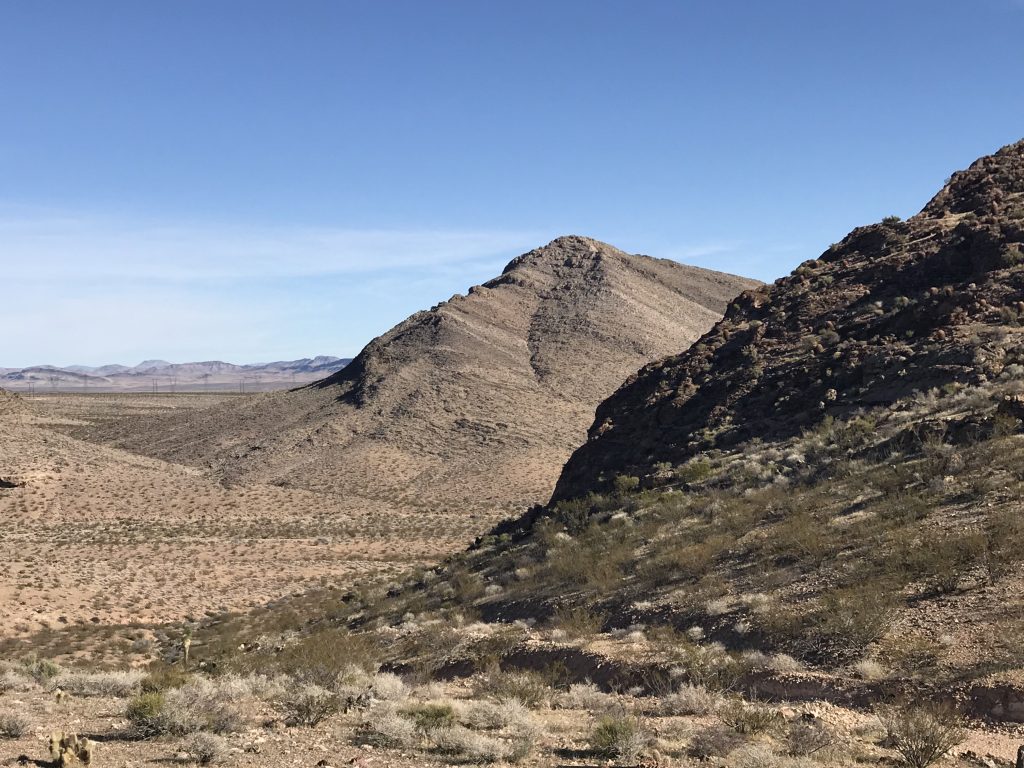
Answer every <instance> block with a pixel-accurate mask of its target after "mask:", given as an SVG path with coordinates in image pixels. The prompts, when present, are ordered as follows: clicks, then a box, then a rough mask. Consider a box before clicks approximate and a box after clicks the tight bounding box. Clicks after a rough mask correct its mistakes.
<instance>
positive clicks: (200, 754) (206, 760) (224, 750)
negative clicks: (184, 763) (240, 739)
mask: <svg viewBox="0 0 1024 768" xmlns="http://www.w3.org/2000/svg"><path fill="white" fill-rule="evenodd" d="M185 751H186V752H187V753H188V754H189V755H190V756H191V757H192V759H193V760H195V761H196V762H197V763H199V764H200V765H212V764H214V763H219V762H221V761H222V760H224V758H225V757H227V756H228V753H229V749H228V743H227V741H226V740H225V739H224V737H223V736H218V735H217V734H215V733H197V734H195V735H194V736H192V738H190V739H189V740H188V741H187V742H186V743H185Z"/></svg>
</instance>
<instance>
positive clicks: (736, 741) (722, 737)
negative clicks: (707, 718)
mask: <svg viewBox="0 0 1024 768" xmlns="http://www.w3.org/2000/svg"><path fill="white" fill-rule="evenodd" d="M746 741H747V737H746V736H744V735H743V734H740V733H738V732H736V731H735V730H733V729H732V728H728V727H726V726H717V727H714V726H712V727H710V728H703V729H701V730H700V731H698V732H697V733H696V735H695V736H694V737H693V738H692V739H691V740H690V745H689V747H688V748H687V754H689V755H690V757H695V758H697V759H698V760H707V759H708V758H710V757H725V756H726V755H728V754H729V753H730V752H732V751H733V750H734V749H736V748H737V747H739V746H741V745H742V744H745V743H746Z"/></svg>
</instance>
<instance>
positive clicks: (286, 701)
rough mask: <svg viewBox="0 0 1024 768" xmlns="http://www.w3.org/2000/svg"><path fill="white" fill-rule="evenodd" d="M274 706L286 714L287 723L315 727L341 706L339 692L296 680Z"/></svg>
mask: <svg viewBox="0 0 1024 768" xmlns="http://www.w3.org/2000/svg"><path fill="white" fill-rule="evenodd" d="M274 707H275V708H276V709H277V710H278V711H279V712H280V713H281V714H282V715H283V716H284V722H285V724H286V725H291V726H306V727H308V728H313V727H314V726H317V725H319V724H320V723H322V722H323V721H324V720H326V719H327V718H328V717H330V716H331V715H333V714H334V713H336V712H337V711H338V710H339V709H340V708H341V699H340V697H339V695H338V693H337V692H336V691H334V690H331V689H329V688H324V687H323V686H321V685H317V684H316V683H310V682H304V681H301V680H295V681H293V682H292V684H291V685H289V686H288V687H287V689H286V690H285V693H284V695H283V696H280V697H278V698H277V699H276V700H275V701H274Z"/></svg>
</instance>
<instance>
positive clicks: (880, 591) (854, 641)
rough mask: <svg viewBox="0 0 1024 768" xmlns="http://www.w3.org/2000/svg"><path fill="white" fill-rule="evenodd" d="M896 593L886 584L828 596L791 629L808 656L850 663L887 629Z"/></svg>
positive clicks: (855, 587) (864, 585)
mask: <svg viewBox="0 0 1024 768" xmlns="http://www.w3.org/2000/svg"><path fill="white" fill-rule="evenodd" d="M893 606H894V596H893V590H892V589H890V588H889V587H888V586H887V585H886V584H885V583H884V582H883V581H877V580H876V581H870V582H865V583H862V584H856V585H853V586H850V587H841V588H838V589H835V590H832V591H830V592H827V593H825V594H824V595H823V596H822V598H821V600H820V603H819V604H818V606H817V607H816V608H815V609H813V610H812V611H810V613H808V614H806V615H804V616H803V617H801V618H800V620H799V621H798V622H797V623H796V624H795V626H793V627H792V628H791V631H794V632H795V633H796V637H795V638H791V639H795V640H796V641H797V643H798V644H799V645H800V646H801V647H802V649H803V650H804V652H805V653H808V654H810V655H817V656H823V657H825V658H827V659H829V660H832V661H835V662H839V663H847V662H849V661H850V660H851V659H852V658H856V657H858V656H860V655H861V654H862V653H863V651H864V649H865V648H866V647H867V646H868V645H870V644H871V643H872V642H874V641H876V640H878V639H879V638H880V637H881V636H882V634H883V633H884V632H885V630H886V628H888V626H889V623H890V621H891V619H892V613H893Z"/></svg>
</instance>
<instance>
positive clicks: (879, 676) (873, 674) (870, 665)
mask: <svg viewBox="0 0 1024 768" xmlns="http://www.w3.org/2000/svg"><path fill="white" fill-rule="evenodd" d="M853 671H854V673H855V674H856V675H857V677H859V678H861V679H862V680H883V679H885V678H886V677H888V676H889V670H888V669H886V668H885V665H883V664H882V663H881V662H880V661H877V660H876V659H861V660H860V661H858V662H856V663H855V664H854V665H853Z"/></svg>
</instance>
